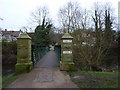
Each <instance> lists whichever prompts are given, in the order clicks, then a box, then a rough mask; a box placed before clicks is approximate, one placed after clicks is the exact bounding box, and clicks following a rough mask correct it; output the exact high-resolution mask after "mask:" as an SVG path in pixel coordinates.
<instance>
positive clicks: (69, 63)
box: [60, 33, 74, 70]
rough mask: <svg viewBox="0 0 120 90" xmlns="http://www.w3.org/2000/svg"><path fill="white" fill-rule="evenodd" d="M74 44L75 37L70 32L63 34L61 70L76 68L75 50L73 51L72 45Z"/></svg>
mask: <svg viewBox="0 0 120 90" xmlns="http://www.w3.org/2000/svg"><path fill="white" fill-rule="evenodd" d="M72 44H73V37H72V36H71V35H70V34H69V33H65V34H64V35H63V36H62V41H61V46H62V48H61V51H62V52H61V54H62V55H61V56H62V57H61V62H60V69H61V70H73V69H74V62H73V54H72V53H73V52H72V46H73V45H72Z"/></svg>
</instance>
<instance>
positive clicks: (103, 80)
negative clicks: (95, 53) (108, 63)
mask: <svg viewBox="0 0 120 90" xmlns="http://www.w3.org/2000/svg"><path fill="white" fill-rule="evenodd" d="M69 74H70V77H71V79H72V81H73V82H74V83H75V84H77V86H78V87H79V88H118V72H94V71H77V72H70V73H69Z"/></svg>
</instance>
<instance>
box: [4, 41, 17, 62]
mask: <svg viewBox="0 0 120 90" xmlns="http://www.w3.org/2000/svg"><path fill="white" fill-rule="evenodd" d="M16 61H17V43H16V42H2V63H3V64H15V63H16Z"/></svg>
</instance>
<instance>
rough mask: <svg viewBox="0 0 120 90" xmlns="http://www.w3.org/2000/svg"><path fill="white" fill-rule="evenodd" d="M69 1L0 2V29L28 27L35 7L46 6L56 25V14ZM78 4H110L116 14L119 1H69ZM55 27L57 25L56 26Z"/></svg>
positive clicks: (87, 6) (31, 0) (85, 6)
mask: <svg viewBox="0 0 120 90" xmlns="http://www.w3.org/2000/svg"><path fill="white" fill-rule="evenodd" d="M68 1H70V0H0V18H3V20H0V28H2V29H8V30H20V29H21V28H22V27H23V26H28V25H29V24H28V19H29V17H30V14H31V12H33V11H34V10H35V9H36V8H37V7H39V6H44V5H47V6H48V8H49V10H50V14H51V15H50V16H51V17H50V18H52V19H53V21H54V22H55V23H57V20H58V18H57V14H58V10H59V8H60V7H62V6H63V5H64V4H66V2H68ZM71 1H77V2H80V5H81V6H82V7H84V8H87V9H89V8H91V6H92V5H93V3H94V2H97V1H98V2H102V3H104V2H111V3H112V7H113V8H114V10H115V15H116V16H117V14H118V1H120V0H71ZM56 25H57V24H56Z"/></svg>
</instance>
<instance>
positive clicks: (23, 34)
mask: <svg viewBox="0 0 120 90" xmlns="http://www.w3.org/2000/svg"><path fill="white" fill-rule="evenodd" d="M19 38H24V39H31V37H30V36H29V35H28V34H27V33H26V32H23V33H21V34H20V35H19V36H18V39H19Z"/></svg>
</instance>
